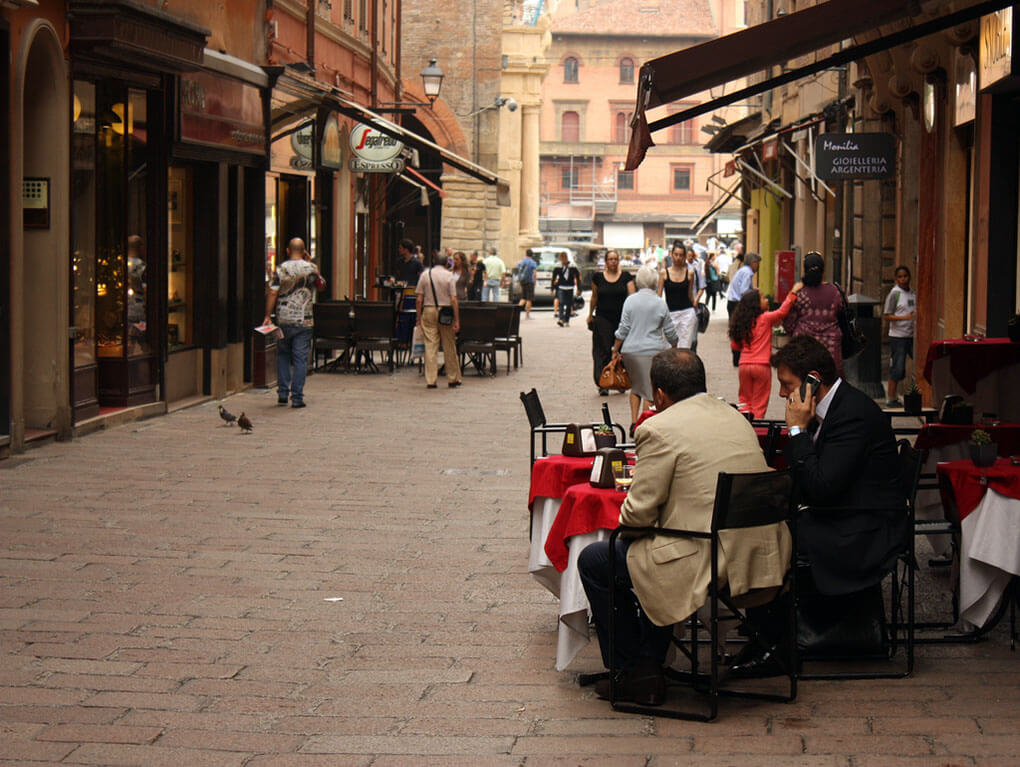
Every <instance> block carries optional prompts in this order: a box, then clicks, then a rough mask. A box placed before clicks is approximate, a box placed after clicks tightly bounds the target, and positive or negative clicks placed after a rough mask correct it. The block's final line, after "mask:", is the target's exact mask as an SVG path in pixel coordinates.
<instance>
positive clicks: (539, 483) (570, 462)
mask: <svg viewBox="0 0 1020 767" xmlns="http://www.w3.org/2000/svg"><path fill="white" fill-rule="evenodd" d="M593 461H594V459H593V458H592V457H590V456H589V457H587V458H575V457H573V456H567V455H550V456H548V457H547V458H539V459H538V460H537V461H535V465H534V466H532V467H531V492H530V493H529V494H528V508H529V509H530V508H531V507H532V506H533V505H534V503H535V499H536V498H539V497H545V498H562V497H563V494H564V493H565V492H566V491H567V488H568V487H570V486H571V485H576V484H578V483H579V482H587V481H588V478H589V477H590V476H591V465H592V462H593Z"/></svg>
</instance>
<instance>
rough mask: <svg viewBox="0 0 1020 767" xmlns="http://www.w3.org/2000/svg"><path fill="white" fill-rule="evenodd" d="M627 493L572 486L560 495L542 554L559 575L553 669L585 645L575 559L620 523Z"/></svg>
mask: <svg viewBox="0 0 1020 767" xmlns="http://www.w3.org/2000/svg"><path fill="white" fill-rule="evenodd" d="M626 497H627V494H626V493H624V492H622V491H619V490H613V489H604V488H599V487H592V486H591V485H590V484H589V483H588V482H583V483H581V484H578V485H572V486H570V487H569V488H567V490H566V492H565V493H564V494H563V502H562V503H561V504H560V510H559V513H558V514H557V515H556V521H555V522H553V526H552V527H551V528H550V529H549V536H548V537H547V538H546V541H545V553H546V556H547V557H548V558H549V561H550V562H552V564H553V567H555V568H556V570H557V571H558V572H560V573H561V576H560V628H559V633H558V637H557V643H556V670H557V671H562V670H563V669H565V668H566V667H567V666H569V665H570V662H571V661H572V660H573V659H574V656H575V655H577V653H579V652H580V651H581V650H582V649H584V647H585V645H587V644H588V639H589V636H588V608H589V606H588V597H587V595H585V593H584V587H583V586H582V585H581V576H580V574H579V573H578V571H577V558H578V556H580V554H581V552H582V551H584V549H585V547H586V546H588V545H589V544H592V543H595V542H596V541H604V540H606V539H608V538H609V533H610V532H612V531H613V530H614V529H615V528H616V527H617V526H618V525H619V523H620V507H621V506H622V505H623V501H624V499H625V498H626Z"/></svg>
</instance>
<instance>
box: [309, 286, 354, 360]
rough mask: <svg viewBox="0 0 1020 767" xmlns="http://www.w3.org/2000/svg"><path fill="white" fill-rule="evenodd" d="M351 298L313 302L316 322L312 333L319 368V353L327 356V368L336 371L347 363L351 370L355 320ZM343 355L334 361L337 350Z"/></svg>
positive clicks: (313, 354) (313, 315) (314, 320)
mask: <svg viewBox="0 0 1020 767" xmlns="http://www.w3.org/2000/svg"><path fill="white" fill-rule="evenodd" d="M350 313H351V302H350V301H318V302H316V303H314V304H312V319H313V322H314V324H315V327H314V328H313V331H314V332H313V334H312V350H313V351H312V365H313V367H315V369H316V370H318V369H319V368H318V361H319V356H320V355H321V356H322V358H323V365H322V368H323V369H329V370H332V371H334V372H335V371H336V369H337V368H338V367H339V366H340V365H343V366H344V369H345V370H348V369H350V365H351V356H352V355H353V353H354V319H353V318H352V317H351V316H350ZM335 351H339V352H340V355H339V356H338V357H337V358H336V359H334V360H332V361H330V357H331V356H332V354H333V352H335Z"/></svg>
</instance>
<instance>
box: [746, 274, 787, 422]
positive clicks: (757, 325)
mask: <svg viewBox="0 0 1020 767" xmlns="http://www.w3.org/2000/svg"><path fill="white" fill-rule="evenodd" d="M803 287H804V283H802V282H798V283H797V284H796V285H794V286H793V288H792V289H791V290H790V292H789V293H788V294H787V296H786V300H785V301H783V303H782V305H781V306H780V307H779V308H778V309H776V310H775V311H774V312H767V311H765V310H766V309H768V306H769V303H768V299H766V298H765V296H763V295H762V294H761V292H760V291H757V290H749V291H747V293H745V294H744V296H743V298H741V299H740V302H739V303H738V304H737V306H736V308H735V309H734V310H733V316H732V317H730V346H731V347H732V348H733V350H734V351H739V352H740V366H739V376H740V393H739V399H740V402H742V403H743V405H744V407H743V409H745V410H748V411H750V412H751V414H752V416H753V417H754V418H764V417H765V411H766V410H768V407H769V395H770V394H771V393H772V366H771V364H770V363H771V359H772V328H773V327H775V326H776V325H778V324H779V323H780V322H782V321H783V319H784V318H785V317H786V315H787V314H789V312H790V307H791V306H793V302H794V300H795V299H796V298H797V293H799V292H800V290H801V288H803Z"/></svg>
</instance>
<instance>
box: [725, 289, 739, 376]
mask: <svg viewBox="0 0 1020 767" xmlns="http://www.w3.org/2000/svg"><path fill="white" fill-rule="evenodd" d="M739 303H740V302H739V301H727V302H726V314H727V315H728V316H730V317H732V316H733V311H734V310H735V309H736V308H737V304H739ZM730 351H731V352H732V353H733V367H735V368H738V367H740V349H730Z"/></svg>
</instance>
